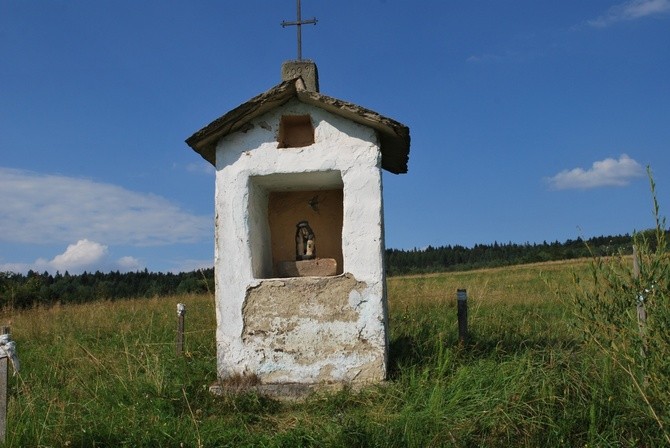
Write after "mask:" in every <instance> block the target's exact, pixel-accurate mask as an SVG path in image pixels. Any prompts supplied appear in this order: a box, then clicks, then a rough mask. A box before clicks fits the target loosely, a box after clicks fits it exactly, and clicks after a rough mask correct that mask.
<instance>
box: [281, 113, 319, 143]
mask: <svg viewBox="0 0 670 448" xmlns="http://www.w3.org/2000/svg"><path fill="white" fill-rule="evenodd" d="M277 142H278V143H279V145H278V147H279V148H302V147H303V146H309V145H312V144H314V126H312V119H311V117H310V116H309V115H282V117H281V121H280V122H279V135H278V136H277Z"/></svg>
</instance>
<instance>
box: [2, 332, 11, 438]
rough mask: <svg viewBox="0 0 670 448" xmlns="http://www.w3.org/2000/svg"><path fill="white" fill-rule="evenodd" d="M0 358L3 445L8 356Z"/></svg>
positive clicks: (5, 430) (5, 433) (5, 429)
mask: <svg viewBox="0 0 670 448" xmlns="http://www.w3.org/2000/svg"><path fill="white" fill-rule="evenodd" d="M2 334H9V327H4V326H3V327H2ZM1 355H4V356H2V357H1V358H0V443H2V444H3V445H4V443H5V439H6V437H7V365H8V364H9V354H8V353H2V354H1Z"/></svg>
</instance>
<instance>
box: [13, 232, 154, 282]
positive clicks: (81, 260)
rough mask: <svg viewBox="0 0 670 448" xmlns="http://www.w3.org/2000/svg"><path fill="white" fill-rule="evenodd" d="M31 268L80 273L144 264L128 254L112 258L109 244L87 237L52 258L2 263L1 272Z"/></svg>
mask: <svg viewBox="0 0 670 448" xmlns="http://www.w3.org/2000/svg"><path fill="white" fill-rule="evenodd" d="M31 269H32V270H33V271H35V272H43V271H47V272H50V273H52V274H53V273H55V272H56V271H60V272H65V271H68V272H69V273H70V274H80V273H82V272H84V271H88V272H94V271H102V272H108V271H120V272H131V271H138V270H141V269H142V266H141V263H140V261H139V260H137V259H136V258H135V257H129V256H126V257H121V258H119V259H118V260H111V259H110V258H109V250H108V247H107V246H105V245H104V244H100V243H97V242H95V241H89V240H87V239H83V240H79V241H77V242H76V243H74V244H70V245H68V246H67V248H66V249H65V252H63V253H62V254H59V255H56V256H55V257H54V258H52V259H51V260H46V259H44V258H38V259H37V260H35V262H33V263H4V264H0V272H7V271H11V272H21V273H26V272H27V271H28V270H31Z"/></svg>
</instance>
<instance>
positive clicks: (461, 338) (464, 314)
mask: <svg viewBox="0 0 670 448" xmlns="http://www.w3.org/2000/svg"><path fill="white" fill-rule="evenodd" d="M456 299H457V300H456V302H457V303H458V343H459V344H461V345H465V344H466V343H467V342H468V292H467V290H465V289H458V290H457V291H456Z"/></svg>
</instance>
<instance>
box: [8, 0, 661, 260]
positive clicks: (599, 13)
mask: <svg viewBox="0 0 670 448" xmlns="http://www.w3.org/2000/svg"><path fill="white" fill-rule="evenodd" d="M302 8H303V14H302V15H303V18H311V17H313V16H315V17H316V18H317V19H318V23H317V24H316V25H306V26H304V28H303V57H304V58H307V59H312V60H314V61H315V62H316V63H317V65H318V67H319V75H320V87H321V92H322V93H324V94H326V95H329V96H333V97H336V98H340V99H343V100H347V101H351V102H353V103H356V104H359V105H361V106H364V107H367V108H369V109H372V110H375V111H377V112H379V113H381V114H383V115H386V116H388V117H391V118H394V119H396V120H398V121H400V122H402V123H404V124H406V125H407V126H409V127H410V130H411V136H412V144H411V152H410V162H409V172H408V173H407V174H405V175H393V174H388V173H386V174H385V175H384V207H385V225H386V245H387V247H389V248H413V247H417V248H421V247H425V246H428V245H433V246H440V245H447V244H452V245H453V244H460V245H465V246H472V245H474V244H476V243H493V242H494V241H498V242H510V241H511V242H516V243H524V242H531V243H533V242H542V241H544V240H546V241H555V240H558V241H565V240H566V239H576V238H578V237H582V238H588V237H591V236H599V235H608V234H623V233H631V232H633V231H635V230H642V229H645V228H649V227H652V226H653V216H652V214H651V209H652V207H651V195H650V192H649V182H648V179H647V178H646V173H645V168H646V166H647V165H650V166H651V168H652V170H653V171H654V174H655V180H656V183H657V195H658V198H659V201H660V203H661V211H662V212H667V210H668V207H670V200H669V199H670V195H669V192H670V0H629V1H620V0H612V1H605V0H590V1H582V0H566V1H553V0H552V1H546V0H532V1H531V0H515V1H500V0H469V1H439V2H438V1H427V2H416V1H409V0H403V1H401V0H378V1H374V0H371V1H365V2H361V1H359V0H356V1H355V0H340V1H337V2H333V1H329V2H324V1H316V0H303V1H302ZM294 19H295V2H294V1H293V0H245V1H243V2H242V1H221V0H218V1H213V0H212V1H198V0H195V1H188V2H186V1H161V2H158V1H142V2H137V1H126V0H114V1H106V0H101V1H95V2H91V1H88V0H86V1H84V0H68V1H65V0H50V1H47V0H43V1H31V0H21V1H19V0H3V1H2V2H0V61H2V62H1V63H0V94H1V96H0V204H1V205H0V271H8V270H11V271H16V272H26V271H27V270H28V269H33V270H38V271H40V272H41V271H44V270H47V271H49V272H51V273H55V272H56V270H60V271H61V272H64V271H65V270H69V272H71V273H76V272H81V271H83V270H89V271H94V270H98V269H99V270H102V271H108V270H117V269H119V270H122V271H125V270H136V269H144V268H145V267H146V268H148V269H149V270H150V271H181V270H186V271H188V270H192V269H196V268H199V267H204V266H211V265H212V263H213V261H212V260H213V244H214V243H213V239H214V238H213V234H214V224H213V207H214V204H213V198H214V171H213V169H212V167H210V166H208V165H207V164H206V163H205V162H204V161H203V160H202V159H201V158H200V156H199V155H197V154H196V153H195V152H193V151H192V150H191V149H190V148H189V147H188V146H187V145H186V144H185V143H184V140H185V139H186V138H187V137H189V136H190V135H191V134H192V133H193V132H195V131H197V130H198V129H200V128H201V127H203V126H204V125H206V124H208V123H209V122H211V121H212V120H213V119H215V118H217V117H219V116H221V115H222V114H224V113H225V112H227V111H229V110H230V109H232V108H234V107H236V106H237V105H239V104H240V103H243V102H245V101H247V100H248V99H250V98H251V97H253V96H255V95H257V94H259V93H261V92H264V91H265V90H267V89H269V88H270V87H272V86H274V85H276V84H277V83H279V82H280V79H279V78H280V66H281V63H282V62H283V61H285V60H289V59H293V58H295V57H296V42H295V41H296V38H295V29H294V28H286V29H283V28H282V27H281V26H280V23H281V21H282V20H294Z"/></svg>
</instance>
